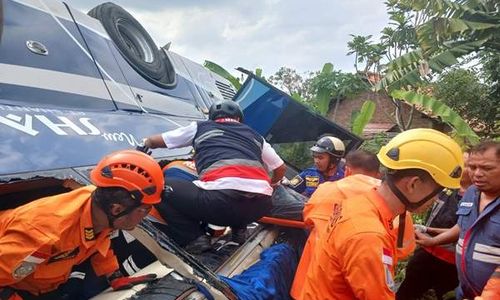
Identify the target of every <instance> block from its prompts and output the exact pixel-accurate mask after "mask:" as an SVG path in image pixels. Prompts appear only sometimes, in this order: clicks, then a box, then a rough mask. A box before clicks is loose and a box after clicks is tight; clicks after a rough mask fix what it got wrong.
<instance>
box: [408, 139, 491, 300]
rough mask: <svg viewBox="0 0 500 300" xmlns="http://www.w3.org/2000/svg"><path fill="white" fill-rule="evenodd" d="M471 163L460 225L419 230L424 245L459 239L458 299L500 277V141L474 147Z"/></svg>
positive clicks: (475, 293) (471, 295) (476, 293)
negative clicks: (432, 233) (434, 230)
mask: <svg viewBox="0 0 500 300" xmlns="http://www.w3.org/2000/svg"><path fill="white" fill-rule="evenodd" d="M468 164H469V167H468V171H469V176H470V177H471V180H472V186H471V187H469V188H468V189H467V191H466V192H465V194H464V195H463V197H462V200H461V201H460V204H459V206H458V210H457V215H458V221H457V225H455V226H453V227H452V228H450V229H449V230H447V231H445V232H443V233H441V234H439V235H437V236H434V237H428V236H425V235H423V234H421V233H416V234H417V237H418V240H417V243H419V244H421V245H422V246H435V245H442V244H446V243H450V242H456V241H457V240H458V243H457V247H456V262H457V271H458V279H459V282H460V284H459V286H458V288H457V289H456V292H455V294H456V298H457V299H473V298H474V297H476V296H480V295H481V292H482V291H483V288H484V287H485V286H486V285H488V284H489V282H490V281H496V280H498V279H497V278H496V277H495V276H497V275H496V274H497V273H496V272H495V269H496V268H497V267H498V266H499V264H500V259H499V255H498V253H500V230H499V229H500V225H499V224H500V142H496V141H483V142H481V143H480V144H479V145H477V146H475V147H474V148H472V149H471V151H470V156H469V160H468Z"/></svg>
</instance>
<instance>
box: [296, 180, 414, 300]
mask: <svg viewBox="0 0 500 300" xmlns="http://www.w3.org/2000/svg"><path fill="white" fill-rule="evenodd" d="M379 184H380V180H378V179H375V178H373V177H370V176H366V175H362V174H356V175H351V176H347V177H345V178H343V179H341V180H338V181H334V182H325V183H323V184H321V185H320V186H319V187H318V189H317V190H316V191H315V192H314V193H313V194H312V196H311V198H310V199H309V201H308V202H307V203H306V205H305V207H304V216H303V217H304V223H306V224H307V225H308V226H310V227H312V228H311V231H310V233H309V238H308V239H307V241H306V244H305V245H304V250H303V252H302V256H301V257H300V261H299V265H298V266H297V271H296V273H295V278H294V280H293V284H292V288H291V290H290V295H291V296H292V298H294V299H299V297H300V294H301V291H302V289H303V286H304V280H305V277H306V273H307V269H308V267H309V264H310V262H311V257H312V253H313V251H314V248H315V245H316V242H317V241H318V239H319V236H320V232H324V230H325V227H326V226H327V224H328V220H329V218H330V216H331V214H332V209H333V206H334V204H335V203H341V202H342V201H344V200H346V199H351V198H353V197H356V196H359V195H362V194H364V193H367V192H369V191H370V190H371V189H373V188H374V187H376V186H378V185H379ZM405 221H406V224H405V236H404V245H403V248H401V249H399V248H398V249H397V250H396V256H397V257H398V258H404V257H407V256H408V255H409V254H411V253H412V252H413V250H415V238H414V232H413V221H412V218H411V215H410V214H409V213H407V215H406V220H405ZM393 224H394V225H395V226H394V227H395V228H394V229H393V233H394V235H395V236H397V230H398V227H397V225H398V224H399V223H398V222H397V220H396V221H395V222H393Z"/></svg>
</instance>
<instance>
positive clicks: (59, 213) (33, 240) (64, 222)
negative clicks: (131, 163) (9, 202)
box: [0, 186, 118, 294]
mask: <svg viewBox="0 0 500 300" xmlns="http://www.w3.org/2000/svg"><path fill="white" fill-rule="evenodd" d="M94 189H95V187H94V186H87V187H82V188H79V189H76V190H74V191H71V192H69V193H65V194H61V195H56V196H51V197H46V198H43V199H40V200H37V201H34V202H31V203H29V204H26V205H23V206H20V207H18V208H16V209H12V210H8V211H4V212H2V213H0V287H2V286H3V287H4V286H11V287H13V288H16V289H19V290H26V291H29V292H30V293H33V294H40V293H46V292H49V291H52V290H55V289H56V288H57V287H58V286H59V285H60V284H62V283H64V282H66V280H67V279H68V277H69V275H70V272H71V269H72V267H73V266H75V265H78V264H80V263H82V262H83V261H85V260H86V259H88V258H89V257H91V263H92V266H93V268H94V270H95V271H96V274H97V275H98V276H101V275H107V274H111V273H112V272H114V271H115V270H117V269H118V263H117V260H116V257H115V256H114V254H113V252H112V250H111V249H110V240H109V234H110V231H111V230H110V229H106V230H103V231H102V232H100V233H99V234H96V233H95V232H94V229H93V225H92V214H91V200H90V195H91V193H92V191H94Z"/></svg>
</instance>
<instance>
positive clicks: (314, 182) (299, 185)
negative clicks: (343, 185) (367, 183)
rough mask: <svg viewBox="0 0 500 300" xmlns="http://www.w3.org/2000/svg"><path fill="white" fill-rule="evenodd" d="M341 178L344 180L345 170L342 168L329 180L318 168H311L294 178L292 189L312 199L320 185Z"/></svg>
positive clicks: (291, 183)
mask: <svg viewBox="0 0 500 300" xmlns="http://www.w3.org/2000/svg"><path fill="white" fill-rule="evenodd" d="M341 178H344V169H343V168H342V167H340V166H337V170H335V173H334V174H333V175H332V176H329V177H327V178H325V177H324V176H323V174H321V172H320V171H319V170H318V169H317V168H316V167H311V168H307V169H305V170H304V171H302V172H301V173H300V174H299V175H297V176H295V177H294V178H292V179H291V180H290V187H291V188H292V189H294V190H295V191H296V192H298V193H301V194H303V195H305V196H307V197H311V195H312V193H314V191H316V189H317V188H318V185H320V184H321V183H323V182H326V181H337V180H339V179H341Z"/></svg>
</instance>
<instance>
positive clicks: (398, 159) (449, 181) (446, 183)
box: [377, 128, 464, 189]
mask: <svg viewBox="0 0 500 300" xmlns="http://www.w3.org/2000/svg"><path fill="white" fill-rule="evenodd" d="M377 157H378V159H379V160H380V163H381V164H382V165H384V166H385V167H387V168H389V169H392V170H403V169H421V170H424V171H427V173H429V174H430V175H431V176H432V178H433V179H434V180H435V181H436V182H437V183H438V184H439V185H441V186H443V187H447V188H453V189H455V188H459V187H460V177H461V175H462V171H463V170H464V162H463V156H462V150H461V149H460V146H459V145H458V144H457V143H456V142H455V141H454V140H453V139H451V138H450V137H449V136H447V135H446V134H444V133H441V132H439V131H437V130H434V129H427V128H418V129H411V130H407V131H405V132H402V133H400V134H398V135H397V136H395V137H394V138H393V139H392V140H390V141H389V143H387V145H385V146H383V147H382V148H380V151H379V153H378V154H377Z"/></svg>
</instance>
